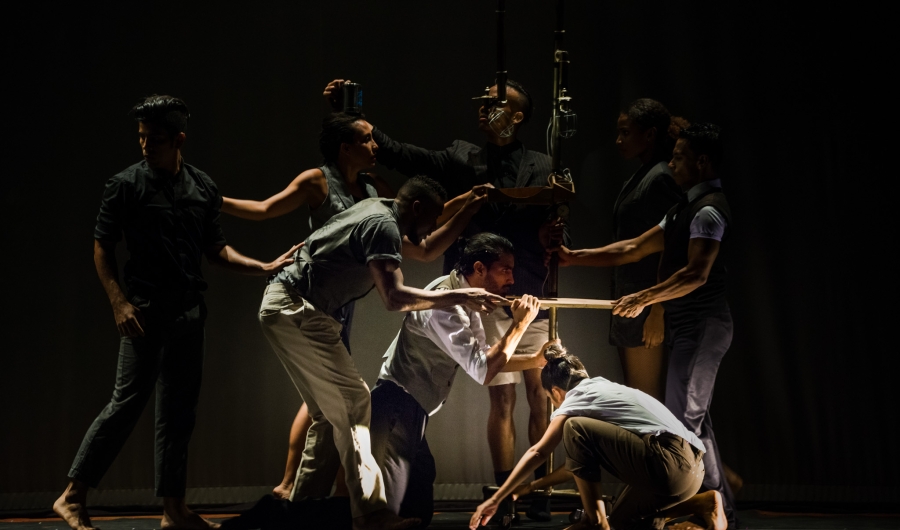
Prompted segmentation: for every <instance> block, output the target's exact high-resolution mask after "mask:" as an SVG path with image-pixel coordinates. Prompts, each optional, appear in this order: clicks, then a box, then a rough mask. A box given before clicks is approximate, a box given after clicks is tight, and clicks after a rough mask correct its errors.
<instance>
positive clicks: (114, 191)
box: [94, 177, 126, 241]
mask: <svg viewBox="0 0 900 530" xmlns="http://www.w3.org/2000/svg"><path fill="white" fill-rule="evenodd" d="M125 187H126V186H125V183H124V182H123V181H122V179H120V178H117V177H113V178H111V179H109V180H108V181H107V182H106V189H104V190H103V200H102V201H101V202H100V213H99V214H98V215H97V224H96V226H95V227H94V239H99V240H101V241H119V240H120V239H122V224H123V222H124V219H123V216H124V215H125V193H126V190H125Z"/></svg>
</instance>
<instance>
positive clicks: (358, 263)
mask: <svg viewBox="0 0 900 530" xmlns="http://www.w3.org/2000/svg"><path fill="white" fill-rule="evenodd" d="M397 222H398V214H397V209H396V207H395V205H394V200H393V199H380V198H375V199H366V200H364V201H361V202H360V203H358V204H357V205H355V206H354V207H353V208H350V209H347V210H344V211H343V212H341V213H339V214H337V215H335V216H334V217H332V218H331V219H329V220H328V222H326V223H325V224H324V225H323V226H322V228H320V229H318V230H316V231H315V232H313V233H312V234H311V235H310V236H309V237H308V238H307V239H306V245H304V246H303V247H302V248H300V249H299V250H298V251H297V254H296V256H295V261H294V263H293V264H291V265H290V266H288V267H286V268H285V270H283V271H281V272H280V273H279V274H278V275H276V276H275V277H274V278H272V279H271V280H270V282H269V283H287V284H290V285H291V286H292V287H293V288H294V289H296V290H297V292H298V293H299V294H300V295H301V296H303V297H304V298H306V299H307V300H309V301H310V302H311V303H312V304H313V305H314V306H316V307H317V308H318V309H320V310H322V311H324V312H325V313H327V314H329V315H330V314H334V312H335V311H336V310H337V309H339V308H341V307H343V306H344V305H346V304H347V303H349V302H351V301H353V300H356V299H358V298H362V297H363V296H365V295H366V293H368V292H369V291H370V290H371V289H372V287H373V286H374V281H373V280H372V276H371V274H370V272H369V270H368V267H367V265H368V261H369V260H372V259H392V260H395V261H397V262H400V261H401V260H402V259H403V258H402V256H401V248H402V245H403V238H402V236H401V235H400V229H399V226H398V224H397Z"/></svg>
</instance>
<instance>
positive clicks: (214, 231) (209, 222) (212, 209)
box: [203, 181, 228, 250]
mask: <svg viewBox="0 0 900 530" xmlns="http://www.w3.org/2000/svg"><path fill="white" fill-rule="evenodd" d="M210 183H211V181H210ZM209 190H210V191H211V192H212V195H211V197H210V199H209V205H208V206H207V209H206V217H205V218H204V219H203V250H206V249H208V248H210V247H213V246H215V247H220V246H221V247H224V246H225V245H227V244H228V241H227V240H226V239H225V233H224V232H223V231H222V226H221V225H220V224H219V213H220V212H221V210H222V195H221V194H220V193H219V188H217V187H216V186H215V185H212V186H209Z"/></svg>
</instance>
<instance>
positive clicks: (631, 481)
mask: <svg viewBox="0 0 900 530" xmlns="http://www.w3.org/2000/svg"><path fill="white" fill-rule="evenodd" d="M563 441H564V443H565V446H566V467H567V468H568V469H569V471H571V472H572V473H574V474H575V475H576V476H578V477H579V478H582V479H584V480H586V481H588V482H600V470H601V468H602V469H605V470H606V471H608V472H609V473H610V474H611V475H613V476H615V477H617V478H618V479H619V480H621V481H622V482H624V483H625V484H626V486H625V489H624V490H623V491H622V494H621V495H619V497H618V499H616V503H615V504H614V505H613V507H612V510H611V512H610V515H609V523H610V524H611V525H612V526H613V528H616V529H617V530H628V529H632V528H648V527H650V528H663V526H664V524H665V520H662V519H654V517H655V516H656V514H658V513H659V512H661V511H663V510H666V509H668V508H671V507H672V506H675V505H676V504H679V503H681V502H684V501H686V500H687V499H689V498H691V497H693V496H694V495H695V494H696V493H697V491H698V490H699V489H700V485H701V484H702V483H703V474H704V467H703V452H702V451H700V450H697V449H694V448H693V446H691V444H689V443H688V442H687V441H686V440H684V439H683V438H682V437H680V436H676V435H674V434H669V433H663V434H660V435H659V436H656V435H653V434H645V435H642V436H639V435H637V434H634V433H633V432H630V431H626V430H625V429H623V428H621V427H619V426H617V425H613V424H611V423H607V422H604V421H600V420H596V419H593V418H587V417H572V418H569V419H568V420H566V423H565V426H564V427H563Z"/></svg>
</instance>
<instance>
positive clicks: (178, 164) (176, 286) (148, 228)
mask: <svg viewBox="0 0 900 530" xmlns="http://www.w3.org/2000/svg"><path fill="white" fill-rule="evenodd" d="M132 114H133V116H134V118H135V119H136V120H137V122H138V139H139V141H140V145H141V151H142V153H143V156H144V160H143V161H142V162H140V163H138V164H135V165H133V166H131V167H129V168H127V169H125V170H124V171H122V172H121V173H119V174H117V175H115V176H114V177H112V178H111V179H110V180H109V181H108V182H107V184H106V191H105V192H104V195H103V202H102V203H101V204H100V215H99V216H98V217H97V226H96V228H95V229H94V264H95V266H96V268H97V275H98V276H99V277H100V282H101V283H102V284H103V288H104V289H105V290H106V294H107V296H108V297H109V302H110V304H111V305H112V309H113V316H114V317H115V321H116V327H117V328H118V330H119V334H120V335H121V339H120V341H119V365H118V366H119V368H118V371H117V373H116V384H115V390H114V391H113V395H112V399H111V400H110V402H109V404H108V405H106V407H105V408H104V409H103V411H102V412H101V413H100V415H99V416H97V419H95V420H94V423H93V424H91V427H90V428H89V429H88V432H87V434H85V436H84V440H83V441H82V442H81V448H79V450H78V454H77V456H76V457H75V461H74V462H73V464H72V468H71V470H70V471H69V478H70V479H71V481H70V482H69V485H68V487H67V488H66V490H65V492H64V493H63V494H62V495H61V496H60V497H59V499H57V500H56V502H55V503H54V504H53V511H55V512H56V513H57V514H58V515H59V516H60V517H62V518H63V520H64V521H65V522H66V524H68V525H69V526H70V527H72V528H73V530H86V529H89V528H91V526H92V525H91V521H90V518H89V516H88V512H87V509H86V503H87V493H88V489H89V488H94V487H97V484H98V483H99V482H100V479H101V478H103V475H104V474H105V473H106V471H107V469H109V466H110V465H111V464H112V463H113V460H115V458H116V455H117V454H118V453H119V450H120V449H121V448H122V445H124V444H125V441H126V440H127V439H128V436H129V434H130V433H131V431H132V429H133V428H134V425H135V424H136V423H137V421H138V418H139V417H140V415H141V412H142V411H143V410H144V406H145V405H146V404H147V400H148V399H149V398H150V395H151V394H152V393H153V389H154V388H156V389H157V395H156V454H155V459H154V461H155V466H156V495H157V496H158V497H163V518H162V523H161V527H162V528H170V527H171V528H188V529H205V528H210V527H217V526H218V525H216V524H212V523H209V522H207V521H206V520H205V519H203V518H201V517H200V516H199V515H197V514H195V513H194V512H192V511H191V510H189V509H188V508H187V506H186V505H185V502H184V495H185V484H186V481H187V449H188V442H189V441H190V438H191V431H192V430H193V428H194V420H195V416H196V409H197V398H198V397H199V395H200V380H201V374H202V371H203V354H204V344H205V339H204V321H205V320H206V305H205V304H204V302H203V295H202V294H201V293H202V291H205V290H206V287H207V285H206V282H205V281H204V280H203V274H202V271H201V261H202V259H201V258H202V256H203V255H205V256H206V258H207V259H208V260H209V261H210V262H211V263H214V264H216V265H219V266H222V267H225V268H228V269H231V270H233V271H236V272H240V273H242V274H251V275H257V276H265V275H269V274H274V273H276V272H278V271H280V270H281V269H282V268H283V267H284V266H286V265H288V264H290V263H292V261H293V260H292V259H291V258H290V257H289V256H291V255H292V254H293V252H294V251H295V250H296V249H297V248H298V247H299V245H298V246H297V247H294V248H292V249H291V250H290V251H288V253H286V254H284V255H283V256H281V257H279V258H278V259H276V260H275V261H273V262H271V263H262V262H259V261H257V260H255V259H252V258H248V257H246V256H242V255H241V254H240V253H238V252H237V251H236V250H235V249H234V248H232V247H231V246H229V245H228V244H227V243H226V241H225V236H224V235H223V233H222V229H221V228H220V227H219V200H220V195H219V192H218V189H217V188H216V185H215V183H214V182H213V181H212V179H210V178H209V177H208V176H207V175H206V173H204V172H202V171H200V170H199V169H197V168H195V167H193V166H191V165H188V164H186V163H185V162H184V160H183V159H182V156H181V148H182V146H183V145H184V143H185V140H186V134H185V132H186V130H187V123H188V118H189V117H190V114H189V112H188V108H187V105H186V104H185V103H184V101H182V100H181V99H178V98H174V97H171V96H156V95H154V96H150V97H148V98H145V99H144V100H143V101H141V102H140V103H138V104H137V105H136V106H135V107H134V108H133V109H132ZM123 234H124V235H125V240H126V244H127V246H128V252H129V254H130V256H131V257H130V259H129V260H128V263H126V264H125V288H124V290H123V288H122V287H121V286H120V285H119V282H118V277H117V276H118V272H117V271H118V268H117V266H116V246H117V245H118V243H119V241H120V240H121V239H122V235H123Z"/></svg>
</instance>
